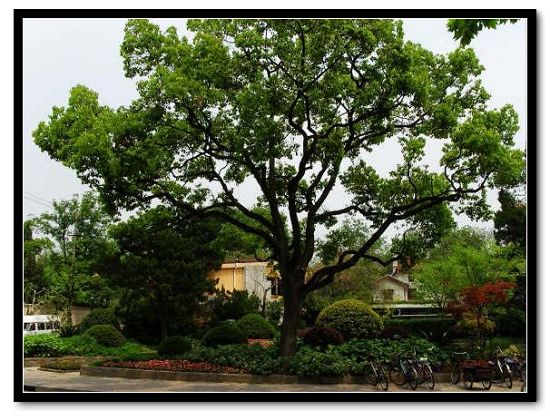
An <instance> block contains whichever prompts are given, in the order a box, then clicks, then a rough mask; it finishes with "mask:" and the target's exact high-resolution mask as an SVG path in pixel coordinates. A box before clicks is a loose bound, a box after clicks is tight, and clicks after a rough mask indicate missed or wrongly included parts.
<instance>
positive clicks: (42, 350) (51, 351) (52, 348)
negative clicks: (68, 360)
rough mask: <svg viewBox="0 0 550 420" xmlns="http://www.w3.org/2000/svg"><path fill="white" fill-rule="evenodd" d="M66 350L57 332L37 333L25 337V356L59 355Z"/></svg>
mask: <svg viewBox="0 0 550 420" xmlns="http://www.w3.org/2000/svg"><path fill="white" fill-rule="evenodd" d="M66 351H67V350H66V348H65V346H64V345H63V341H62V340H61V338H59V336H58V335H57V334H35V335H28V336H26V337H25V338H24V354H25V357H58V356H63V355H64V354H66Z"/></svg>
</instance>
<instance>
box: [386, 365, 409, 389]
mask: <svg viewBox="0 0 550 420" xmlns="http://www.w3.org/2000/svg"><path fill="white" fill-rule="evenodd" d="M390 381H392V382H393V383H394V384H395V385H399V386H402V385H405V382H407V378H406V377H405V374H404V373H403V371H402V370H401V368H399V367H397V366H392V367H391V369H390Z"/></svg>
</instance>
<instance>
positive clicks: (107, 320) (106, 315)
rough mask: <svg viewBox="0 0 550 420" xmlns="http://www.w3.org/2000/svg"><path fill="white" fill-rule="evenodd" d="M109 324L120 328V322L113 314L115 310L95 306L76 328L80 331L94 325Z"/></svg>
mask: <svg viewBox="0 0 550 420" xmlns="http://www.w3.org/2000/svg"><path fill="white" fill-rule="evenodd" d="M104 324H109V325H112V326H113V327H115V328H117V329H120V324H119V323H118V319H117V317H116V316H115V312H114V311H113V310H112V309H107V308H97V309H93V310H92V311H91V312H90V313H89V314H88V315H86V317H85V318H84V319H83V320H82V322H81V323H80V324H79V325H78V329H79V330H80V331H81V332H85V331H88V330H89V329H90V328H91V327H93V326H94V325H104Z"/></svg>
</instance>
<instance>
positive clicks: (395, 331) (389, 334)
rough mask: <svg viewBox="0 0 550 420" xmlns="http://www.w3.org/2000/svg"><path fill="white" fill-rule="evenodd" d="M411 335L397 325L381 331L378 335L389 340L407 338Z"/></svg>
mask: <svg viewBox="0 0 550 420" xmlns="http://www.w3.org/2000/svg"><path fill="white" fill-rule="evenodd" d="M410 336H411V334H410V333H409V331H408V330H407V329H406V328H403V327H402V326H399V325H390V326H387V327H386V328H384V329H383V330H382V332H381V333H380V337H381V338H387V339H390V340H398V339H400V338H409V337H410Z"/></svg>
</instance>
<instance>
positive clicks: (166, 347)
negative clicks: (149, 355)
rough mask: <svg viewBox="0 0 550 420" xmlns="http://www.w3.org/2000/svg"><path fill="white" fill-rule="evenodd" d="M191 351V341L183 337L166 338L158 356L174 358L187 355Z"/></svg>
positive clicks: (161, 344)
mask: <svg viewBox="0 0 550 420" xmlns="http://www.w3.org/2000/svg"><path fill="white" fill-rule="evenodd" d="M190 350H191V340H189V339H188V338H185V337H182V336H181V335H173V336H171V337H166V338H165V339H164V340H163V341H162V343H160V346H159V348H158V350H157V352H158V354H160V355H164V356H173V355H177V354H183V353H187V352H188V351H190Z"/></svg>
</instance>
